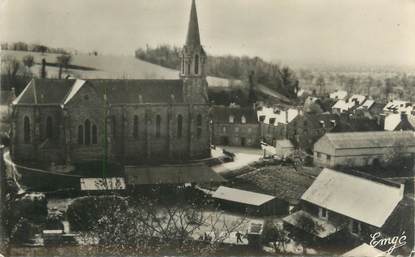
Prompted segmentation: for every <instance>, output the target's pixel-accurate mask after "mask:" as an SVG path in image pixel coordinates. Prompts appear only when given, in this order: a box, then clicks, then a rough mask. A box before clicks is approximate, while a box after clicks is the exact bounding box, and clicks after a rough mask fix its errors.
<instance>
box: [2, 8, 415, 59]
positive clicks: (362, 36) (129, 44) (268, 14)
mask: <svg viewBox="0 0 415 257" xmlns="http://www.w3.org/2000/svg"><path fill="white" fill-rule="evenodd" d="M0 1H1V9H0V32H1V38H0V39H1V41H9V42H10V41H18V40H20V41H25V42H30V43H43V44H46V45H50V46H54V47H70V48H76V49H79V50H82V51H90V50H92V49H95V50H98V51H100V52H103V53H107V54H133V52H134V49H136V48H138V47H144V46H145V45H146V44H149V45H153V46H154V45H157V44H162V43H170V44H174V45H177V46H181V45H182V44H183V42H184V39H185V34H186V29H187V22H188V17H189V9H190V3H191V1H190V0H122V1H120V0H58V1H57V0H0ZM197 9H198V15H199V26H200V32H201V40H202V43H203V45H204V46H205V49H206V50H207V52H208V53H209V54H213V55H218V54H234V55H250V56H254V55H258V56H260V57H263V58H265V59H267V60H274V61H280V62H283V63H287V64H304V63H305V64H307V63H326V64H373V65H411V66H415V0H197Z"/></svg>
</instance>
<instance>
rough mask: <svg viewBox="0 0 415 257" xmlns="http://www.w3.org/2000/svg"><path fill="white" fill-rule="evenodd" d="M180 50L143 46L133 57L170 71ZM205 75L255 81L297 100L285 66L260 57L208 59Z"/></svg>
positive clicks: (292, 77) (176, 65) (292, 74)
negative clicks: (250, 78)
mask: <svg viewBox="0 0 415 257" xmlns="http://www.w3.org/2000/svg"><path fill="white" fill-rule="evenodd" d="M180 55H181V48H179V47H176V46H170V45H167V44H164V45H160V46H157V47H150V46H146V47H145V48H139V49H137V50H136V51H135V57H136V58H138V59H140V60H144V61H147V62H150V63H153V64H157V65H160V66H163V67H167V68H171V69H176V70H178V69H179V65H180ZM206 68H207V70H206V72H207V75H208V76H214V77H220V78H226V79H230V80H242V81H248V80H249V77H250V76H251V75H253V76H254V82H255V83H258V84H262V85H264V86H267V87H269V88H270V89H273V90H275V91H277V92H279V93H281V94H283V95H285V96H287V97H290V98H296V96H297V91H298V90H299V80H298V79H297V75H296V73H295V72H294V71H293V70H292V69H291V68H290V67H288V66H282V65H279V64H275V63H271V62H267V61H265V60H263V59H261V58H260V57H248V56H242V57H239V56H232V55H226V56H208V62H207V67H206Z"/></svg>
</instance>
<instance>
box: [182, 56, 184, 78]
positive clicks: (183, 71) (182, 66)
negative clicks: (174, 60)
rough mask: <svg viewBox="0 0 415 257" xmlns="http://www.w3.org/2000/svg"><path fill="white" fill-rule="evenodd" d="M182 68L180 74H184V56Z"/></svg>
mask: <svg viewBox="0 0 415 257" xmlns="http://www.w3.org/2000/svg"><path fill="white" fill-rule="evenodd" d="M181 66H182V68H181V70H182V74H184V56H182V65H181Z"/></svg>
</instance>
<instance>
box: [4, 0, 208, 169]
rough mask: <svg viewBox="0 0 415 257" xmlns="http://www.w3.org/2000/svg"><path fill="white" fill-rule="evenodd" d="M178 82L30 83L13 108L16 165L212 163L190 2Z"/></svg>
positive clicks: (201, 58) (202, 60) (202, 64)
mask: <svg viewBox="0 0 415 257" xmlns="http://www.w3.org/2000/svg"><path fill="white" fill-rule="evenodd" d="M180 57H181V65H180V66H181V67H180V71H179V74H178V75H179V76H178V79H174V80H152V79H146V80H128V79H122V80H119V79H91V80H82V79H76V80H72V79H66V80H60V79H39V78H34V79H32V80H31V81H30V82H29V84H28V85H27V86H26V88H25V89H24V90H23V92H22V93H21V94H20V95H19V96H18V97H17V98H16V99H15V100H14V101H13V103H12V128H11V155H12V158H13V159H14V160H16V161H37V162H46V163H48V162H49V163H51V162H54V163H56V164H69V163H73V162H83V161H93V160H102V159H103V158H106V159H108V160H112V161H116V162H120V163H124V164H147V163H169V162H170V163H172V162H185V161H189V160H195V159H203V158H208V157H210V126H209V118H208V112H209V99H208V94H207V87H208V84H207V80H206V62H207V55H206V53H205V51H204V49H203V47H202V45H201V42H200V35H199V26H198V18H197V12H196V5H195V1H194V0H193V1H192V6H191V12H190V21H189V25H188V32H187V38H186V43H185V45H184V47H183V50H182V52H181V56H180Z"/></svg>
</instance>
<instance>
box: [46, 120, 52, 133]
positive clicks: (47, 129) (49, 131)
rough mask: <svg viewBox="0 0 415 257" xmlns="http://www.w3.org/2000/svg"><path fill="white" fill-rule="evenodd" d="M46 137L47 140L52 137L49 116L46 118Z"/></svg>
mask: <svg viewBox="0 0 415 257" xmlns="http://www.w3.org/2000/svg"><path fill="white" fill-rule="evenodd" d="M46 137H47V138H52V137H53V123H52V117H50V116H48V117H47V118H46Z"/></svg>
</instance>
